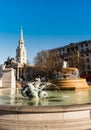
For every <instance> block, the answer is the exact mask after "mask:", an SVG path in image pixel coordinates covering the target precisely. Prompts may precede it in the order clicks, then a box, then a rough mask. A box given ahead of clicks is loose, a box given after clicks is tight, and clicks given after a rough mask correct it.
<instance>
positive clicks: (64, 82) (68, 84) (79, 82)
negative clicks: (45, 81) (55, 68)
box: [50, 78, 90, 90]
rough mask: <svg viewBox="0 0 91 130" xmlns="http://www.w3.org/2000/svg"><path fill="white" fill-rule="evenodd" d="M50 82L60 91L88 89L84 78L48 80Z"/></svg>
mask: <svg viewBox="0 0 91 130" xmlns="http://www.w3.org/2000/svg"><path fill="white" fill-rule="evenodd" d="M50 82H51V83H52V84H55V85H56V86H58V87H59V88H60V89H65V90H68V89H69V90H74V89H84V88H89V87H90V86H89V85H88V84H87V82H86V79H84V78H72V79H66V78H65V79H53V80H50ZM50 88H51V87H50Z"/></svg>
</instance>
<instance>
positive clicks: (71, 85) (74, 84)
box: [50, 61, 90, 90]
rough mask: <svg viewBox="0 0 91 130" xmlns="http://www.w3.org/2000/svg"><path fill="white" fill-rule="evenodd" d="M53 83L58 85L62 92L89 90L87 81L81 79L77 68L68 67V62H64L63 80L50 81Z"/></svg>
mask: <svg viewBox="0 0 91 130" xmlns="http://www.w3.org/2000/svg"><path fill="white" fill-rule="evenodd" d="M50 82H51V83H53V84H55V85H57V86H58V87H59V88H60V89H61V90H62V89H63V90H68V89H69V90H75V89H84V88H89V87H90V86H88V84H87V82H86V79H85V78H80V76H79V70H78V69H77V68H71V67H67V62H66V61H64V63H63V67H62V69H61V78H55V79H52V80H50Z"/></svg>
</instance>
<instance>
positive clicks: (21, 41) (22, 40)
mask: <svg viewBox="0 0 91 130" xmlns="http://www.w3.org/2000/svg"><path fill="white" fill-rule="evenodd" d="M19 41H20V43H24V38H23V30H22V27H21V31H20V39H19Z"/></svg>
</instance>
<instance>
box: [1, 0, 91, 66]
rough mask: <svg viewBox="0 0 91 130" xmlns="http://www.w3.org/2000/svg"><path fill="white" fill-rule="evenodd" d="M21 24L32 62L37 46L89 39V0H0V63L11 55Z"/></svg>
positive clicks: (40, 48) (38, 49)
mask: <svg viewBox="0 0 91 130" xmlns="http://www.w3.org/2000/svg"><path fill="white" fill-rule="evenodd" d="M21 26H22V28H23V33H24V41H25V47H26V49H27V53H28V61H29V62H30V63H33V58H34V57H35V56H36V53H37V52H39V51H41V50H47V49H52V48H57V47H61V46H64V45H67V44H69V43H71V42H79V41H83V40H89V39H91V0H0V64H1V63H3V62H4V61H5V60H6V59H7V57H8V56H10V57H14V58H15V55H16V48H17V46H18V41H19V36H20V28H21Z"/></svg>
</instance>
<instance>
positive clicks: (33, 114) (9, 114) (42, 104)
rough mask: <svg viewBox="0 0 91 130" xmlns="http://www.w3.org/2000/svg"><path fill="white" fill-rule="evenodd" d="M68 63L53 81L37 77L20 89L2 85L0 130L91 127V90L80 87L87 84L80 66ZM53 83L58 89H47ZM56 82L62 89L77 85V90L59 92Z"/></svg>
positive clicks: (48, 129)
mask: <svg viewBox="0 0 91 130" xmlns="http://www.w3.org/2000/svg"><path fill="white" fill-rule="evenodd" d="M66 64H67V63H65V66H64V67H63V68H62V76H61V78H60V79H54V80H52V81H51V83H42V82H41V81H40V79H36V80H35V81H34V82H32V83H27V84H25V85H24V86H23V87H22V88H21V90H20V89H19V88H16V89H14V88H13V87H11V88H10V87H7V88H0V130H36V129H37V130H71V129H72V130H77V129H79V130H87V129H88V130H90V129H91V89H90V88H89V89H79V90H78V89H77V88H82V86H83V88H88V85H87V84H86V82H85V80H83V79H81V78H79V71H78V69H77V68H67V67H66ZM54 81H55V82H54ZM51 85H53V86H55V87H56V89H57V90H58V91H59V92H58V91H57V90H53V89H50V90H46V89H45V87H46V86H50V88H51ZM57 85H58V86H59V87H60V89H61V88H62V87H63V88H65V89H69V88H71V89H73V87H74V88H75V91H74V90H73V91H72V90H71V91H70V90H68V91H64V90H62V91H60V89H58V86H57ZM84 86H85V87H84ZM17 89H18V91H16V90H17ZM44 90H45V91H44ZM16 92H17V93H16ZM60 92H61V93H60Z"/></svg>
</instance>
